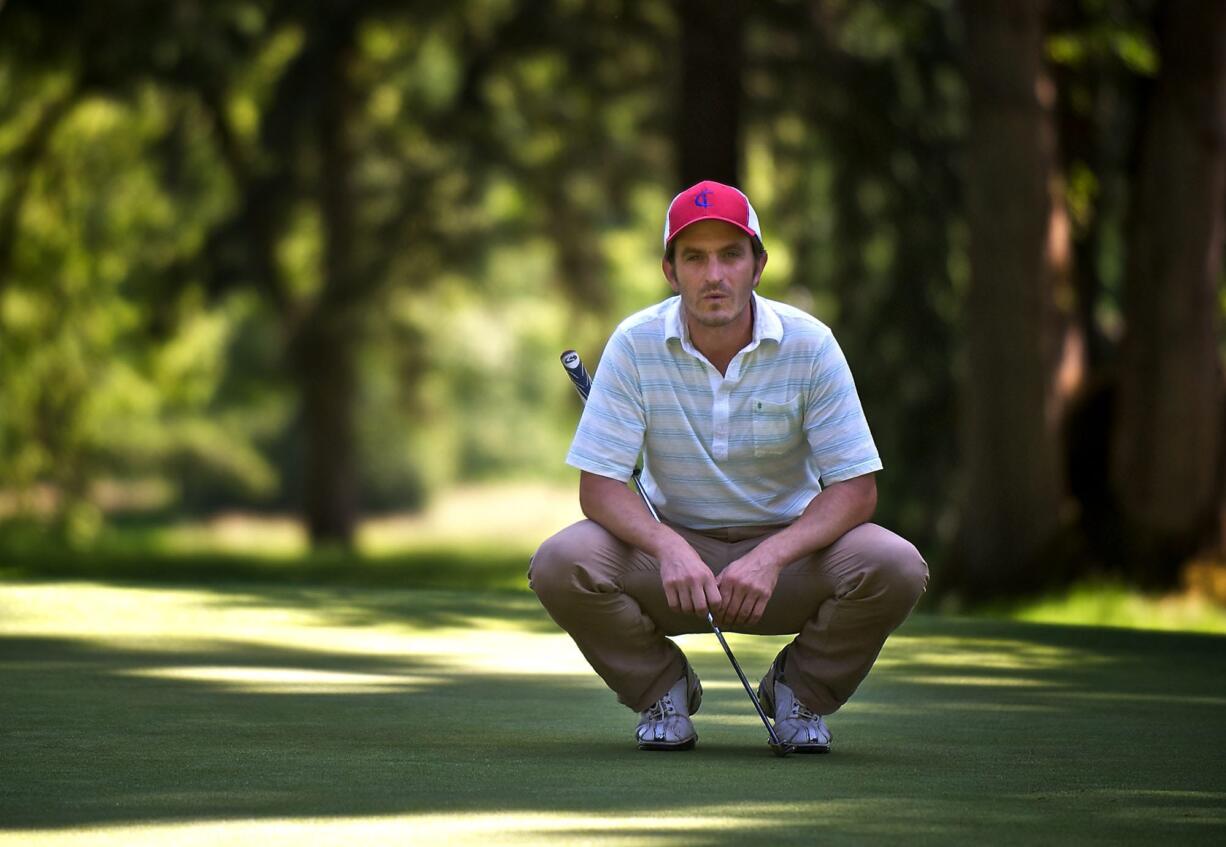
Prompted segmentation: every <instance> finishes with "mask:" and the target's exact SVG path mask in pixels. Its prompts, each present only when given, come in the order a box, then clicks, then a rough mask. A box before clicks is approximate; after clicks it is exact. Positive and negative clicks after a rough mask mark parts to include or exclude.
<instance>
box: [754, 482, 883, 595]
mask: <svg viewBox="0 0 1226 847" xmlns="http://www.w3.org/2000/svg"><path fill="white" fill-rule="evenodd" d="M876 508H877V482H876V480H875V479H874V478H873V475H872V474H866V475H864V476H858V477H855V478H854V479H849V480H846V481H845V482H838V483H835V484H834V485H831V486H830V487H829V488H826V489H823V491H822V493H821V494H818V495H817V496H816V497H814V498H813V499H812V500H810V501H809V505H808V506H806V507H805V510H804V512H802V513H801V515H800V517H799V518H797V519H796V522H795V523H793V524H792V525H791V526H789V527H788V528H787V529H785V530H783V531H782V532H777V533H775V534H774V535H772V536H771V537H770V538H768V539H766V540H765V541H763V542H762V543H761V544H759V545H758V546H757V547H756V548H755V549H754V551H753V554H752V555H754V556H755V557H757V558H759V559H760V560H761V561H762V562H763V563H766V564H768V565H769V566H771V567H773V568H774V569H775V570H776V571H779V570H782V569H783V567H784V566H785V565H787V564H788V563H790V562H794V561H796V560H797V559H800V558H803V557H805V556H808V555H809V554H810V553H814V552H816V551H818V550H821V549H823V548H825V547H829V546H830V545H831V544H833V543H834V542H835V541H837V540H838V539H839V538H841V537H842V536H843V535H844V534H845V533H846V532H847V531H848V530H850V529H854V528H855V527H857V526H859V525H860V524H862V523H865V522H866V521H868V520H869V519H870V518H872V516H873V512H874V511H875V510H876Z"/></svg>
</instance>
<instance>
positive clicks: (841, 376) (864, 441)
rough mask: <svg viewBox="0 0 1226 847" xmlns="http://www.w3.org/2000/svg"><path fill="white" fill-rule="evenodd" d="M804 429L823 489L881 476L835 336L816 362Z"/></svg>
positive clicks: (866, 422) (827, 343) (858, 398)
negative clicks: (866, 476) (849, 480)
mask: <svg viewBox="0 0 1226 847" xmlns="http://www.w3.org/2000/svg"><path fill="white" fill-rule="evenodd" d="M804 429H805V438H806V439H807V440H808V442H809V447H810V448H811V449H812V451H813V457H814V459H815V460H816V462H817V466H818V469H819V472H820V475H821V483H822V485H831V484H833V483H836V482H842V481H843V480H847V479H852V478H854V477H857V476H861V475H863V474H866V473H872V472H874V471H879V470H881V457H880V456H879V455H878V454H877V445H876V444H874V443H873V436H872V433H871V432H870V431H869V428H868V420H867V419H866V418H865V416H864V409H863V407H861V405H860V395H859V394H858V393H857V392H856V384H855V381H854V380H853V379H852V375H851V368H850V367H848V365H847V359H846V358H845V357H844V355H843V350H842V348H840V347H839V345H838V342H837V341H835V339H834V336H829V337H828V338H827V339H826V341H825V342H824V344H823V346H822V349H821V351H820V352H819V354H818V355H817V356H816V357H815V360H814V369H813V378H812V382H811V384H810V386H809V396H808V400H807V402H806V404H805V412H804Z"/></svg>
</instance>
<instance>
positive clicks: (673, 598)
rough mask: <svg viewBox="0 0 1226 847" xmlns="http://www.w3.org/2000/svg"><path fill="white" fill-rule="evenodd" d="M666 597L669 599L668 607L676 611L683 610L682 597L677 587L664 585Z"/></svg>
mask: <svg viewBox="0 0 1226 847" xmlns="http://www.w3.org/2000/svg"><path fill="white" fill-rule="evenodd" d="M664 599H665V600H667V601H668V608H669V609H670V610H672V611H674V612H680V611H681V599H680V595H679V594H678V592H677V589H675V588H672V587H671V586H668V585H666V586H664Z"/></svg>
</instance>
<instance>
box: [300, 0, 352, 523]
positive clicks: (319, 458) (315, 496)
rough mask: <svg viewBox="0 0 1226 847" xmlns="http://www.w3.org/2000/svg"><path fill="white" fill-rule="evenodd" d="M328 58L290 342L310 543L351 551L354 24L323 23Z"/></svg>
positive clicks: (322, 82)
mask: <svg viewBox="0 0 1226 847" xmlns="http://www.w3.org/2000/svg"><path fill="white" fill-rule="evenodd" d="M321 26H326V27H328V29H327V30H324V31H323V34H321V35H320V36H319V37H321V38H323V39H324V40H325V41H326V44H327V49H326V55H327V57H328V58H327V61H325V62H324V63H323V64H322V67H323V68H324V69H325V73H324V74H323V75H322V78H321V80H320V91H319V97H320V101H319V111H318V114H317V121H318V123H317V127H316V131H317V133H318V137H319V149H320V167H319V180H318V183H319V189H318V190H319V200H318V202H319V208H320V213H321V217H322V220H323V230H324V245H323V247H324V249H323V269H322V271H323V285H322V287H321V293H320V295H319V297H318V299H317V300H316V302H315V304H314V306H313V307H312V309H311V311H310V314H309V315H308V317H307V318H306V320H305V321H304V323H303V325H302V327H301V329H300V331H299V335H298V338H297V341H296V344H295V348H296V350H295V360H296V364H297V367H298V376H299V381H300V385H301V389H302V403H303V406H302V408H303V424H304V427H305V430H306V431H305V436H306V439H305V444H304V448H305V451H306V454H305V457H304V458H305V464H306V467H305V471H306V473H305V480H304V484H305V490H304V502H303V507H304V511H305V515H304V517H305V520H306V524H307V529H308V531H309V532H310V537H311V542H312V544H314V545H316V546H319V545H324V544H334V545H341V546H345V547H348V546H350V545H351V544H352V542H353V534H354V528H355V525H356V523H357V514H358V477H357V461H356V445H355V436H354V421H353V414H354V404H355V401H356V393H357V373H356V348H357V346H358V344H359V342H360V340H361V338H360V326H359V322H358V321H357V320H356V319H355V318H354V315H355V314H356V312H357V310H356V309H355V308H354V303H353V298H354V296H355V295H354V288H355V286H356V284H357V280H356V279H355V278H354V269H355V267H356V264H357V263H356V256H355V250H356V242H355V225H356V221H355V203H354V197H353V170H354V167H353V162H354V150H353V142H352V139H351V138H350V133H351V132H352V121H353V112H354V99H355V96H354V92H353V87H352V82H351V80H350V73H351V68H350V64H351V62H352V42H351V38H352V34H353V33H352V27H353V24H352V21H344V20H342V21H333V22H332V23H331V24H321Z"/></svg>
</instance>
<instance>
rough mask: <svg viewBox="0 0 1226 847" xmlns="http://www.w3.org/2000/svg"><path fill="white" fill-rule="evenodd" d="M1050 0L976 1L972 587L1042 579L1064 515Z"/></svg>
mask: <svg viewBox="0 0 1226 847" xmlns="http://www.w3.org/2000/svg"><path fill="white" fill-rule="evenodd" d="M1043 7H1044V2H1042V1H1041V0H1025V2H1021V1H1020V0H991V2H986V1H985V0H967V2H964V3H963V5H962V12H963V17H964V20H965V22H966V40H967V41H966V43H967V62H968V66H967V80H968V87H969V92H970V100H971V111H970V128H969V137H968V163H967V187H966V191H967V197H966V203H967V215H968V221H969V229H970V260H971V283H970V288H969V291H968V294H967V299H966V304H965V318H964V321H965V339H966V341H965V343H966V347H965V357H966V359H965V361H966V371H965V379H964V383H963V391H962V398H961V407H962V430H963V431H962V441H963V450H964V454H963V466H964V472H965V488H964V491H963V495H964V500H963V502H964V506H963V510H962V524H961V560H962V562H961V563H962V567H963V573H962V582H963V587H964V588H965V589H966V591H967V592H968V593H969V594H971V595H980V596H982V595H987V594H993V593H1001V592H1003V591H1008V590H1010V589H1013V588H1020V587H1026V586H1029V585H1034V584H1037V583H1038V582H1039V581H1040V580H1041V579H1042V578H1043V576H1044V573H1043V563H1042V562H1041V561H1040V554H1041V553H1043V552H1044V551H1045V549H1047V548H1049V547H1050V545H1051V544H1052V543H1053V542H1054V540H1055V538H1056V535H1057V532H1058V530H1059V527H1060V511H1061V499H1062V482H1061V477H1060V471H1059V464H1058V449H1057V435H1056V433H1057V428H1056V420H1055V414H1054V410H1055V407H1054V403H1055V397H1054V392H1053V366H1054V364H1055V362H1054V358H1055V357H1054V354H1055V347H1056V345H1055V343H1054V341H1055V335H1054V333H1055V331H1056V326H1055V320H1054V318H1055V311H1054V306H1053V298H1052V293H1051V286H1052V278H1051V273H1050V270H1049V268H1048V267H1047V261H1048V256H1049V252H1048V247H1049V227H1050V226H1051V221H1052V217H1051V193H1050V192H1051V188H1050V186H1051V178H1052V163H1053V143H1052V133H1051V128H1050V119H1049V117H1048V115H1047V114H1046V112H1045V108H1044V105H1043V104H1042V103H1041V102H1040V99H1039V91H1040V87H1041V86H1042V85H1043V83H1044V80H1043V76H1042V69H1041V57H1042V25H1041V21H1042V15H1043Z"/></svg>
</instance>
